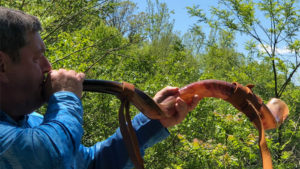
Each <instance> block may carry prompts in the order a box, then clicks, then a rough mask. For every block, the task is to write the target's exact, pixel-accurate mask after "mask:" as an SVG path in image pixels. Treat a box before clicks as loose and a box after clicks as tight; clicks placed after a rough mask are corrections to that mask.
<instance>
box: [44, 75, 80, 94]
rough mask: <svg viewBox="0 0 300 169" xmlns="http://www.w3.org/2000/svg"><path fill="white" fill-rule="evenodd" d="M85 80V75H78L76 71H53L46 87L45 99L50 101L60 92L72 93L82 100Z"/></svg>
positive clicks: (48, 77)
mask: <svg viewBox="0 0 300 169" xmlns="http://www.w3.org/2000/svg"><path fill="white" fill-rule="evenodd" d="M84 78H85V74H84V73H77V72H75V71H74V70H66V69H59V70H51V71H50V72H49V74H48V76H47V80H46V83H45V87H44V90H45V92H44V93H45V99H46V100H48V98H49V97H50V96H51V95H52V94H53V93H55V92H58V91H70V92H73V93H75V94H76V95H77V96H78V97H79V98H80V97H81V93H82V88H83V86H82V83H83V81H84Z"/></svg>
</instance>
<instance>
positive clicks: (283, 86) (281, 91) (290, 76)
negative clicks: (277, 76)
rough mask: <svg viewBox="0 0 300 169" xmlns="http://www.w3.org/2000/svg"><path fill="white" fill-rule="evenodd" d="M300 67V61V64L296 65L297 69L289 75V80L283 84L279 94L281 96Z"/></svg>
mask: <svg viewBox="0 0 300 169" xmlns="http://www.w3.org/2000/svg"><path fill="white" fill-rule="evenodd" d="M299 67H300V63H298V65H297V66H296V67H295V69H294V70H293V71H292V72H291V73H290V75H289V77H288V78H287V80H286V81H285V82H284V84H283V85H282V86H281V88H280V90H279V93H278V96H279V97H281V95H282V93H283V92H284V90H285V88H286V86H287V85H288V83H289V82H290V81H291V79H292V77H293V75H294V74H295V73H296V71H297V69H298V68H299Z"/></svg>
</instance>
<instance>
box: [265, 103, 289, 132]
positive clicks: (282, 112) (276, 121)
mask: <svg viewBox="0 0 300 169" xmlns="http://www.w3.org/2000/svg"><path fill="white" fill-rule="evenodd" d="M266 106H267V107H268V109H269V110H270V112H271V114H270V115H269V116H272V117H265V118H263V119H262V122H263V125H264V129H265V130H268V129H273V128H276V127H278V126H279V125H280V124H282V123H283V122H284V120H285V119H286V118H287V116H288V114H289V109H288V106H287V104H286V103H285V102H284V101H282V100H280V99H277V98H272V99H271V100H270V101H269V102H268V103H267V105H266Z"/></svg>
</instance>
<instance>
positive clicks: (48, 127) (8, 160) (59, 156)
mask: <svg viewBox="0 0 300 169" xmlns="http://www.w3.org/2000/svg"><path fill="white" fill-rule="evenodd" d="M82 115H83V110H82V104H81V101H80V99H79V98H78V97H77V96H76V95H75V94H73V93H71V92H57V93H55V94H54V95H52V96H51V97H50V100H49V102H48V109H47V112H46V114H45V116H44V121H43V122H42V124H41V125H39V126H35V127H33V128H27V127H25V126H16V125H14V124H11V123H8V122H4V121H1V122H0V168H8V169H10V168H23V169H32V168H43V169H53V168H55V169H60V168H64V169H65V168H70V166H71V165H72V163H73V160H74V158H75V156H76V154H77V153H78V149H79V146H80V140H81V137H82V134H83V129H82Z"/></svg>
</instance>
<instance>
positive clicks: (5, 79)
mask: <svg viewBox="0 0 300 169" xmlns="http://www.w3.org/2000/svg"><path fill="white" fill-rule="evenodd" d="M41 29H42V28H41V24H40V22H39V21H38V19H37V18H36V17H34V16H30V15H28V14H25V13H23V12H21V11H17V10H12V9H7V8H3V7H0V168H5V169H6V168H7V169H19V168H20V169H21V168H22V169H37V168H39V169H40V168H41V169H48V168H49V169H54V168H62V169H69V168H75V169H85V168H98V169H99V168H103V169H110V168H132V167H133V165H132V163H131V161H130V159H129V157H128V153H127V151H126V147H125V145H124V142H123V140H122V135H121V133H120V130H119V129H118V130H117V131H116V133H115V134H113V135H112V136H111V137H110V138H108V139H107V140H105V141H102V142H98V143H96V144H95V145H94V146H92V147H85V146H83V145H82V144H81V143H80V141H81V137H82V134H83V128H82V123H83V120H82V116H83V109H82V105H81V101H80V97H81V93H82V82H83V80H84V77H85V75H84V74H83V73H77V72H75V71H73V70H65V69H59V70H52V69H51V65H50V63H49V61H48V60H47V58H46V57H45V56H44V52H45V45H44V43H43V41H42V39H41V37H40V34H39V31H40V30H41ZM46 75H47V78H46ZM154 100H155V101H156V102H157V103H158V104H163V105H164V106H166V107H167V109H165V110H164V113H166V115H167V117H166V118H164V119H161V120H159V121H158V120H151V119H148V118H147V117H146V116H144V115H143V114H141V113H140V114H138V115H136V116H135V117H134V119H133V120H132V124H133V127H134V129H135V132H136V134H137V137H138V140H139V144H140V145H139V146H140V148H141V151H142V154H143V152H144V150H145V149H146V148H148V147H150V146H152V145H154V144H155V143H157V142H159V141H161V140H163V139H164V138H166V137H167V136H168V135H169V133H168V131H167V129H166V128H167V127H171V126H174V125H176V124H178V123H180V122H181V121H182V120H183V119H184V118H185V116H186V114H187V113H188V111H190V110H192V109H193V108H194V107H195V106H196V105H197V103H198V101H199V100H200V99H199V97H198V96H195V97H194V99H193V103H192V104H191V105H187V104H186V103H185V102H184V101H183V100H182V99H181V98H179V97H178V88H176V87H166V88H164V89H162V90H161V91H160V92H158V93H157V94H156V95H155V97H154ZM45 102H47V103H48V108H47V112H46V113H45V116H44V117H43V116H42V115H40V114H37V113H35V112H34V111H35V110H36V109H37V108H39V107H40V106H41V105H43V104H44V103H45Z"/></svg>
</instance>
